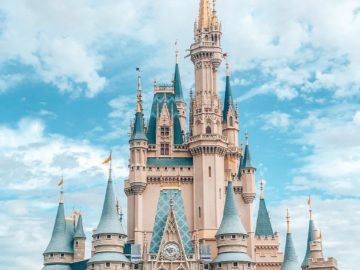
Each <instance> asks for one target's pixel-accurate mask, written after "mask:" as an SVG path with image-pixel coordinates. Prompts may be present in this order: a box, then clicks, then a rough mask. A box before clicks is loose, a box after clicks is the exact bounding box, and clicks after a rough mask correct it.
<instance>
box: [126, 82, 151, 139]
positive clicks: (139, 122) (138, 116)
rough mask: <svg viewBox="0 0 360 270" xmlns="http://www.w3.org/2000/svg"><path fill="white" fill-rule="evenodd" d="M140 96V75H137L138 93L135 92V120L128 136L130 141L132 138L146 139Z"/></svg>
mask: <svg viewBox="0 0 360 270" xmlns="http://www.w3.org/2000/svg"><path fill="white" fill-rule="evenodd" d="M141 98H142V96H141V77H140V75H139V76H138V94H137V103H136V113H135V122H134V128H133V131H132V134H131V137H130V141H133V140H144V141H147V138H146V135H145V129H144V119H143V110H142V99H141Z"/></svg>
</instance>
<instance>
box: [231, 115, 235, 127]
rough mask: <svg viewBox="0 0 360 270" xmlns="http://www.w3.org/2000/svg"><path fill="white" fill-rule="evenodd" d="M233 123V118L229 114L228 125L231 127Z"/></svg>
mask: <svg viewBox="0 0 360 270" xmlns="http://www.w3.org/2000/svg"><path fill="white" fill-rule="evenodd" d="M233 125H234V120H233V118H232V116H230V127H232V126H233Z"/></svg>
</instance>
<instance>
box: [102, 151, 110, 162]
mask: <svg viewBox="0 0 360 270" xmlns="http://www.w3.org/2000/svg"><path fill="white" fill-rule="evenodd" d="M111 159H112V158H111V153H110V155H109V157H108V158H107V159H105V160H104V161H103V164H108V163H109V162H110V161H111Z"/></svg>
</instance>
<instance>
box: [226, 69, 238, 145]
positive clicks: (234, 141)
mask: <svg viewBox="0 0 360 270" xmlns="http://www.w3.org/2000/svg"><path fill="white" fill-rule="evenodd" d="M222 122H223V124H222V125H223V127H222V128H223V135H224V136H226V137H227V138H228V142H229V144H230V145H232V146H237V145H238V144H239V143H238V135H239V118H238V114H237V111H236V107H235V104H234V101H233V96H232V91H231V84H230V68H229V63H226V87H225V98H224V108H223V119H222Z"/></svg>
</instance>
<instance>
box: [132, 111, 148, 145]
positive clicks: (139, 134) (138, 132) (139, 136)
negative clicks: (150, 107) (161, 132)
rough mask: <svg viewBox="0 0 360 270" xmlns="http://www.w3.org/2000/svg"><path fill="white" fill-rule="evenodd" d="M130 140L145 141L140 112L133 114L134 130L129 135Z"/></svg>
mask: <svg viewBox="0 0 360 270" xmlns="http://www.w3.org/2000/svg"><path fill="white" fill-rule="evenodd" d="M130 140H147V137H146V135H145V131H144V120H143V115H142V112H136V114H135V123H134V129H133V132H132V134H131V138H130Z"/></svg>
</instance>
